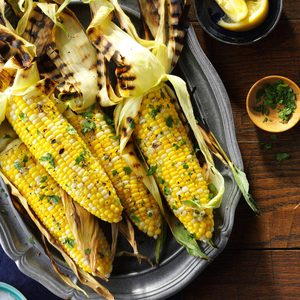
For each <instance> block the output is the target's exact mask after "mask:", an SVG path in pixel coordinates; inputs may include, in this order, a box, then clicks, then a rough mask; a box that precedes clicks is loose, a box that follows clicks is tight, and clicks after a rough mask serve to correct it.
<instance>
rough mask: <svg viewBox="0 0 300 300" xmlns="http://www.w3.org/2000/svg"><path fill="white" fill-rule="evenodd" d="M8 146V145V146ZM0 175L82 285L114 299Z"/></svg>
mask: <svg viewBox="0 0 300 300" xmlns="http://www.w3.org/2000/svg"><path fill="white" fill-rule="evenodd" d="M16 142H20V143H21V141H18V140H17V141H16ZM8 147H9V146H8ZM0 177H1V178H2V179H3V181H4V183H5V184H6V185H7V186H9V187H10V190H11V193H12V195H14V196H15V197H17V198H18V199H19V201H20V202H21V204H22V206H23V207H24V208H25V210H26V212H27V213H28V215H29V216H30V218H31V220H32V221H33V222H34V223H35V225H36V226H37V228H38V229H39V231H40V232H41V234H42V235H43V236H44V237H45V238H46V239H47V241H48V242H49V243H50V244H51V245H52V246H53V247H55V248H56V249H57V250H58V251H59V252H60V254H61V255H62V256H63V258H64V259H65V261H66V262H67V264H68V265H69V267H70V268H71V269H72V271H73V272H74V273H75V275H76V276H77V278H78V279H79V281H80V282H81V283H83V284H84V285H87V286H89V287H90V288H92V289H93V290H94V291H96V292H97V293H98V294H99V295H101V296H103V297H104V298H105V299H108V300H112V299H114V297H113V296H112V295H111V293H110V292H109V291H108V290H107V289H106V288H105V287H104V286H102V285H101V284H100V283H99V282H97V281H96V280H95V279H94V278H93V277H92V276H91V275H90V274H88V273H87V272H84V271H83V270H82V269H80V268H79V267H78V266H77V265H76V264H75V263H74V261H73V260H72V259H71V258H70V257H69V256H68V254H67V253H66V252H65V251H64V250H63V248H62V246H61V245H60V243H59V242H57V241H56V240H55V239H54V238H53V237H52V236H51V234H50V233H49V231H48V230H47V228H46V227H45V226H44V225H43V224H42V223H41V222H40V220H39V219H38V218H37V216H36V215H35V213H34V211H33V210H32V209H31V208H30V206H29V205H28V203H27V201H26V199H25V198H24V197H23V196H22V195H21V194H20V192H19V191H18V189H17V188H16V187H15V186H14V185H13V184H12V183H11V182H10V181H9V180H8V179H7V177H6V176H5V175H4V174H3V173H2V172H1V171H0ZM46 254H47V255H48V257H49V258H50V260H51V263H52V265H53V267H54V269H55V271H56V272H57V274H58V275H59V277H60V278H61V279H62V280H63V281H64V282H65V283H66V284H67V285H69V286H70V287H72V288H74V289H76V290H78V291H80V292H82V293H83V294H85V295H86V296H87V293H86V292H85V291H84V290H83V289H82V288H81V287H79V286H78V285H77V284H75V283H74V282H73V281H72V280H71V279H70V278H69V277H68V276H67V275H65V274H63V273H62V272H61V271H60V270H59V268H58V266H57V264H56V262H55V260H54V259H53V257H52V255H51V253H50V251H49V250H48V249H47V247H46Z"/></svg>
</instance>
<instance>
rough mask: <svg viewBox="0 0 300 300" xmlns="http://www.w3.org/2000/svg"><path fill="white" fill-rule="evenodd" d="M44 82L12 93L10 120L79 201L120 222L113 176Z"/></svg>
mask: <svg viewBox="0 0 300 300" xmlns="http://www.w3.org/2000/svg"><path fill="white" fill-rule="evenodd" d="M41 85H42V84H41V83H38V84H37V86H35V87H33V88H30V89H29V90H26V91H25V92H23V93H22V96H11V97H10V98H9V100H8V103H7V110H6V116H7V119H8V120H9V122H10V123H11V125H12V126H13V128H14V130H15V131H16V133H17V134H18V136H19V137H20V139H21V140H22V141H23V142H24V143H25V145H26V146H27V147H28V148H29V150H30V152H31V153H33V155H34V157H35V158H36V160H38V161H39V162H40V163H41V164H42V165H43V166H44V167H45V169H46V170H47V171H48V173H49V174H50V175H51V176H52V177H53V178H54V180H56V181H57V183H58V184H59V185H60V186H61V187H62V188H63V189H64V190H65V191H66V192H67V193H68V194H69V195H70V196H71V197H72V198H73V199H74V200H75V201H76V202H77V203H79V204H80V205H81V206H83V207H84V208H85V209H86V210H88V211H89V212H90V213H92V214H94V215H95V216H97V217H99V218H101V219H102V220H104V221H108V222H118V221H120V219H121V213H122V209H123V208H122V206H121V203H120V200H119V198H118V196H117V194H116V191H115V189H114V187H113V185H112V183H111V181H110V179H109V177H108V176H107V174H106V173H105V172H104V170H103V168H102V167H101V165H100V163H99V162H98V160H97V159H96V158H95V157H94V156H93V155H92V154H91V152H90V151H89V149H88V148H87V146H86V144H85V143H84V142H83V141H82V139H81V138H80V137H79V135H78V134H77V133H76V130H75V129H74V128H73V127H72V126H71V125H70V124H69V123H68V122H67V120H66V119H65V118H64V117H63V116H62V115H61V114H60V113H59V111H58V108H57V107H56V106H55V104H54V103H53V102H52V101H51V100H50V99H49V98H48V97H47V96H46V95H45V94H43V93H41V92H40V90H39V88H40V89H41ZM46 87H47V86H46ZM46 87H44V88H46Z"/></svg>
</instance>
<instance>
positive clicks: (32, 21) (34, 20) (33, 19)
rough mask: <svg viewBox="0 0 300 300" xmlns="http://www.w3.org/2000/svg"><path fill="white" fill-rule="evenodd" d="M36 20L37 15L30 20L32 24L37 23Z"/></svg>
mask: <svg viewBox="0 0 300 300" xmlns="http://www.w3.org/2000/svg"><path fill="white" fill-rule="evenodd" d="M36 21H37V20H36V19H35V17H31V18H29V22H30V23H31V24H35V23H36Z"/></svg>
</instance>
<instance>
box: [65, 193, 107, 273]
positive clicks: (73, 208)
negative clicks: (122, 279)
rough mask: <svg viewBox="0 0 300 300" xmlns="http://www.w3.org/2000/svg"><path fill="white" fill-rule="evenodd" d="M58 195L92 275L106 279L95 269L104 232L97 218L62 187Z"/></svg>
mask: <svg viewBox="0 0 300 300" xmlns="http://www.w3.org/2000/svg"><path fill="white" fill-rule="evenodd" d="M60 196H61V199H62V203H63V206H64V209H65V214H66V218H67V220H68V223H69V226H70V228H71V231H72V233H73V235H74V237H75V240H76V242H77V243H78V247H79V249H80V250H81V252H82V253H83V255H85V256H86V258H87V259H88V261H89V265H90V267H91V269H92V273H93V275H95V276H98V277H100V278H102V279H106V278H105V277H103V274H100V273H99V272H98V271H97V255H98V251H99V250H101V244H100V241H101V240H102V238H104V233H103V232H102V230H101V228H100V226H99V223H98V220H97V219H96V218H95V217H94V216H93V215H91V214H90V213H89V212H88V211H86V210H85V209H84V208H82V207H81V206H80V205H79V204H77V203H75V202H74V201H73V200H72V198H71V197H70V196H69V195H68V194H67V193H66V192H65V191H64V190H62V189H61V192H60ZM86 249H90V251H89V252H88V253H87V252H86Z"/></svg>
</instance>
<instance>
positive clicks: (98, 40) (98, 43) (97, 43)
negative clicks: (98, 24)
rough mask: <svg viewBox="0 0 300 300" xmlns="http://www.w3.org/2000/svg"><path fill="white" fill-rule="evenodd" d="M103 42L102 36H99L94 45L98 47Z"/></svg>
mask: <svg viewBox="0 0 300 300" xmlns="http://www.w3.org/2000/svg"><path fill="white" fill-rule="evenodd" d="M101 40H102V37H101V36H98V37H97V39H96V40H95V42H94V44H95V45H96V46H99V45H100V43H101Z"/></svg>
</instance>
